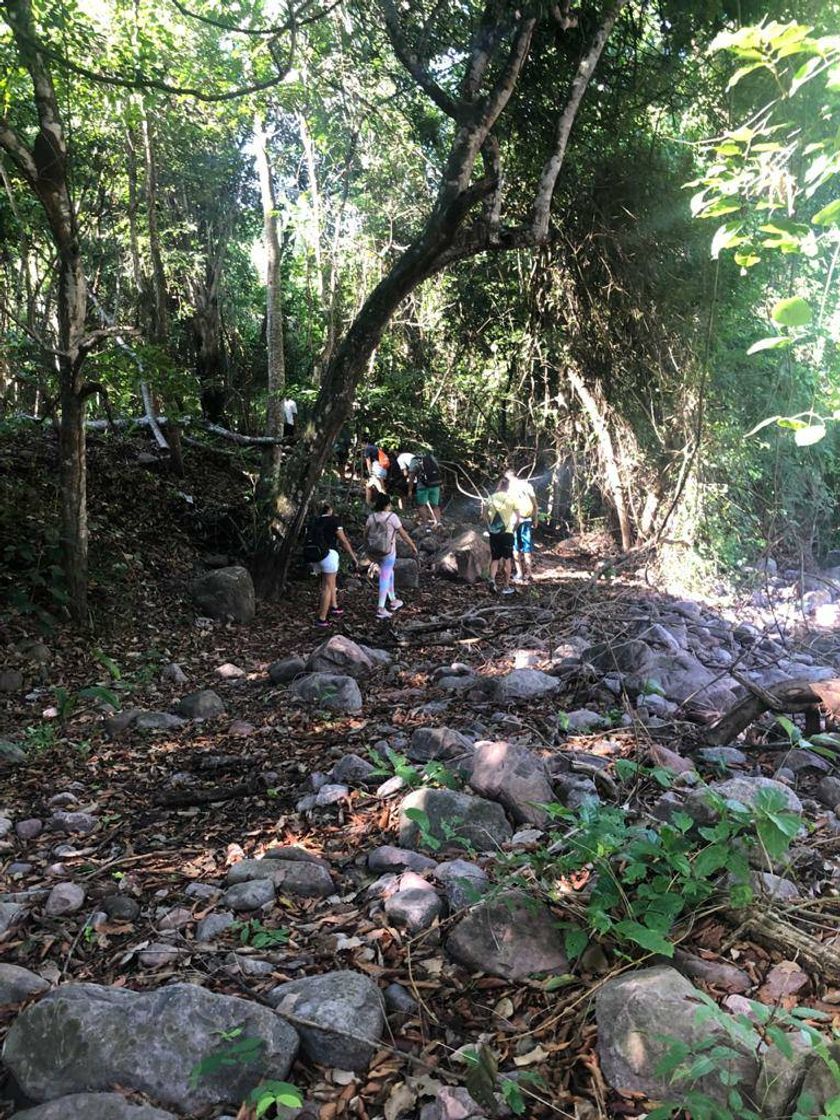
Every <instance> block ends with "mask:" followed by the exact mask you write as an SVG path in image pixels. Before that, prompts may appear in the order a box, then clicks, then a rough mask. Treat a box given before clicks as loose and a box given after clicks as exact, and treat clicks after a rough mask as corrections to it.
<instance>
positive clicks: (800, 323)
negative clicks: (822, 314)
mask: <svg viewBox="0 0 840 1120" xmlns="http://www.w3.org/2000/svg"><path fill="white" fill-rule="evenodd" d="M770 315H771V317H772V318H773V320H774V321H775V322H776V323H781V324H782V326H784V327H804V326H805V325H806V323H810V322H811V306H810V304H809V303H808V302H807V300H804V299H802V297H801V296H791V297H790V298H789V299H780V300H779V301H778V303H777V304H776V305H775V307H774V308H773V310H772V311H771V312H770Z"/></svg>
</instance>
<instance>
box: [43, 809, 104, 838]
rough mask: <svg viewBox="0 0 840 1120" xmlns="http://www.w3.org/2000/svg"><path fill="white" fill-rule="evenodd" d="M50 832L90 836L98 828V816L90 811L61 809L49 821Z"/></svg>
mask: <svg viewBox="0 0 840 1120" xmlns="http://www.w3.org/2000/svg"><path fill="white" fill-rule="evenodd" d="M47 828H48V829H49V830H50V832H61V833H64V834H65V835H74V834H75V835H78V836H89V835H90V833H91V832H93V830H94V829H95V828H96V817H93V816H91V814H90V813H72V812H66V811H65V810H63V809H59V810H58V811H57V812H55V813H53V814H52V816H51V817H50V819H49V820H48V821H47Z"/></svg>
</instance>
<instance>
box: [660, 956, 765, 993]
mask: <svg viewBox="0 0 840 1120" xmlns="http://www.w3.org/2000/svg"><path fill="white" fill-rule="evenodd" d="M674 964H675V965H676V967H677V968H678V969H679V971H680V972H682V973H683V975H685V976H689V977H690V978H691V979H692V980H705V981H706V983H708V984H718V985H720V986H721V987H724V988H726V990H727V991H728V992H748V991H749V990H750V988H751V987H752V983H753V982H752V980H751V979H750V977H749V976H748V975H747V973H746V972H744V971H742V969H740V968H736V967H735V965H734V964H727V963H726V961H709V960H706V959H705V957H695V956H694V955H693V954H692V953H685V952H683V951H682V949H677V950H676V951H675V952H674Z"/></svg>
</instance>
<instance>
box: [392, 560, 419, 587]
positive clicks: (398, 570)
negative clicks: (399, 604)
mask: <svg viewBox="0 0 840 1120" xmlns="http://www.w3.org/2000/svg"><path fill="white" fill-rule="evenodd" d="M419 586H420V565H419V564H418V563H417V561H416V560H415V559H414V557H405V558H403V557H399V558H398V559H397V561H396V563H395V564H394V587H395V588H397V590H400V589H401V588H408V589H409V590H413V589H414V588H417V587H419Z"/></svg>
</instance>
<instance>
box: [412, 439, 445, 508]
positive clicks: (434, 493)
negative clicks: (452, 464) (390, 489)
mask: <svg viewBox="0 0 840 1120" xmlns="http://www.w3.org/2000/svg"><path fill="white" fill-rule="evenodd" d="M410 474H411V479H412V481H413V482H414V485H415V494H416V497H417V515H418V519H419V521H420V522H421V523H422V522H424V521H426V520H430V521H431V522H432V524H433V525H440V522H441V516H440V484H441V472H440V467H439V466H438V462H437V459H435V457H434V455H432V453H431V452H430V451H427V452H425V454H423V455H419V456H418V457H417V458H416V459H415V460H414V462H413V463H412V465H411V472H410Z"/></svg>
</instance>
